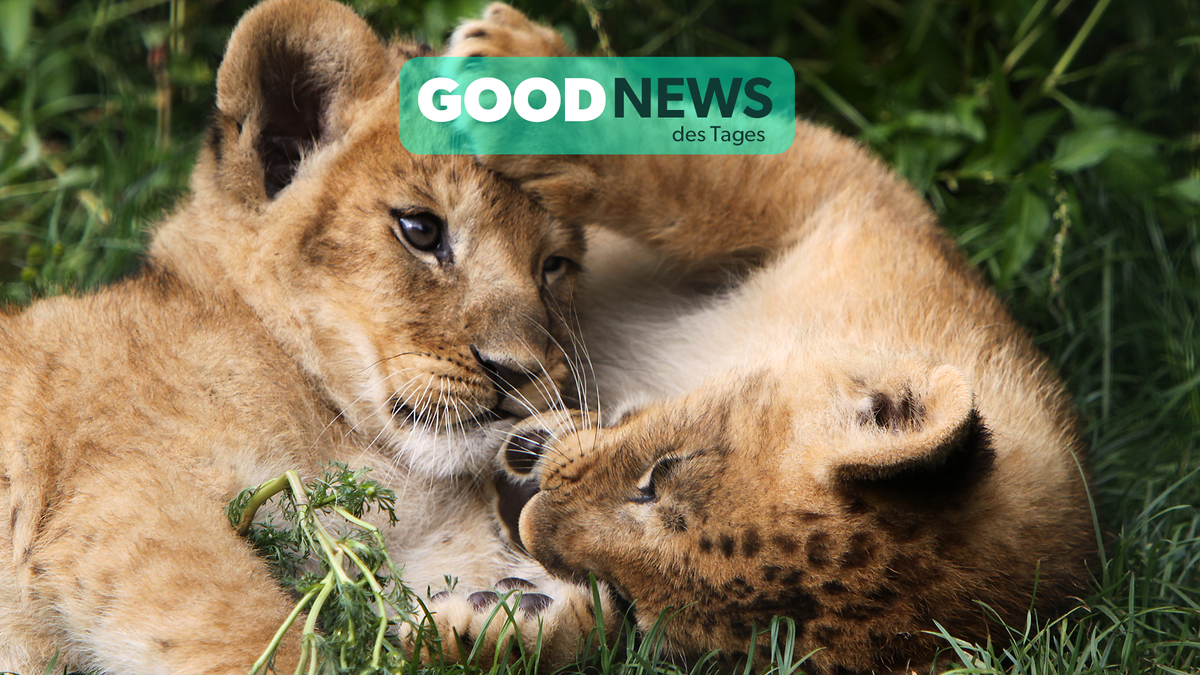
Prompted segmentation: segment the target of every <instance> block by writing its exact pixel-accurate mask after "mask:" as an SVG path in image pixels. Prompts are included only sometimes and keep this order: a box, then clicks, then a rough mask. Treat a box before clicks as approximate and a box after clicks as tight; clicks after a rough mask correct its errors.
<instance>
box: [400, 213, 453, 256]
mask: <svg viewBox="0 0 1200 675" xmlns="http://www.w3.org/2000/svg"><path fill="white" fill-rule="evenodd" d="M392 218H394V219H395V221H396V223H395V225H393V227H392V229H393V230H395V231H396V234H397V236H400V237H403V238H404V241H406V242H408V245H409V246H412V247H413V248H415V249H417V250H418V251H425V252H433V251H437V250H438V249H439V248H441V247H442V239H443V237H444V236H445V230H446V225H445V223H443V222H442V219H441V218H438V217H437V216H435V215H433V214H432V213H428V212H421V213H404V212H402V211H400V210H398V209H392Z"/></svg>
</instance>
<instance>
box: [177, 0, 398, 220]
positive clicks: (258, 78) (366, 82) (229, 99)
mask: <svg viewBox="0 0 1200 675" xmlns="http://www.w3.org/2000/svg"><path fill="white" fill-rule="evenodd" d="M389 68H390V63H389V58H388V55H387V52H386V50H385V49H384V48H383V45H382V44H381V43H380V42H379V39H378V38H377V37H376V36H375V34H374V32H372V31H371V29H370V27H369V26H367V24H366V22H364V21H363V20H362V19H361V18H359V17H358V15H356V14H355V13H354V12H353V11H352V10H350V8H348V7H346V6H344V5H341V4H339V3H336V2H333V1H332V0H267V2H263V3H262V4H260V5H258V6H257V7H255V8H254V9H252V10H250V11H249V12H247V13H246V15H245V16H244V17H242V20H241V21H239V22H238V24H237V27H236V28H234V30H233V35H232V36H231V37H230V38H229V46H228V47H227V48H226V50H225V58H224V60H223V61H222V62H221V68H220V70H219V71H218V73H217V111H216V114H215V119H214V120H213V125H212V129H211V131H210V134H209V138H208V147H207V148H206V153H205V156H204V157H203V158H202V160H201V162H202V169H204V168H207V169H209V170H210V171H208V172H206V173H208V174H209V175H210V177H211V179H212V182H213V183H215V187H217V189H219V190H222V191H224V192H228V193H231V194H232V195H233V196H235V197H236V198H237V199H238V200H239V201H243V202H248V203H254V202H260V201H262V200H265V199H273V198H274V197H275V195H276V193H278V192H279V191H280V190H282V189H283V188H285V187H287V185H288V184H289V183H290V182H291V181H292V178H293V177H294V175H295V173H296V170H297V168H298V166H299V164H300V162H301V160H302V158H303V157H305V155H306V154H307V153H309V152H310V151H311V150H312V149H314V148H315V147H318V146H320V145H322V144H324V143H328V142H330V141H332V140H334V139H336V138H337V137H338V136H339V135H340V134H342V133H343V132H344V131H345V125H346V120H345V119H344V118H345V117H346V115H345V112H346V111H347V109H348V106H349V104H351V103H352V102H354V101H356V100H361V99H364V98H367V97H369V96H372V95H374V94H376V93H378V91H379V89H380V87H381V86H383V85H384V84H386V80H385V76H386V75H387V73H388V72H389ZM203 164H208V165H209V166H207V167H204V166H203Z"/></svg>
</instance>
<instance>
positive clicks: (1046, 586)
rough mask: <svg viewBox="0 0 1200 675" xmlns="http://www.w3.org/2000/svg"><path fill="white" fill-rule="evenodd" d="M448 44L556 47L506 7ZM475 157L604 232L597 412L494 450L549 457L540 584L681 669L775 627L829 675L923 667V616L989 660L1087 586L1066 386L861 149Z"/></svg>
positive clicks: (588, 333) (507, 49) (927, 627)
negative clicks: (659, 649)
mask: <svg viewBox="0 0 1200 675" xmlns="http://www.w3.org/2000/svg"><path fill="white" fill-rule="evenodd" d="M458 36H459V37H458V39H457V40H456V43H455V47H454V53H455V54H457V55H462V56H471V55H480V56H505V55H515V56H543V55H552V54H555V53H558V52H559V47H558V45H557V44H556V43H554V42H553V41H547V40H546V39H545V29H544V28H541V27H538V26H534V25H532V24H530V23H529V22H528V21H527V20H525V18H524V17H523V16H521V15H520V14H519V13H517V12H515V11H514V10H512V9H511V8H508V7H506V6H503V5H493V6H491V7H490V8H489V9H488V10H487V13H486V14H485V18H484V20H483V21H479V22H475V23H472V24H467V25H465V26H463V27H462V28H460V29H459V32H458ZM484 163H485V165H487V166H489V167H491V168H494V169H496V170H498V171H500V172H502V173H504V174H506V175H508V176H510V177H512V178H514V179H516V180H518V181H520V182H521V184H522V185H523V186H524V188H525V189H527V190H528V191H529V192H530V193H531V194H533V195H534V196H535V197H536V198H537V199H538V200H539V201H540V202H541V203H542V204H543V205H544V206H545V207H546V208H547V209H548V210H549V211H550V212H551V213H552V214H553V215H555V216H557V217H558V218H559V219H560V220H562V221H563V222H566V223H581V224H589V225H596V226H598V227H599V228H600V231H599V233H598V236H597V237H595V238H594V239H593V241H592V242H591V245H590V249H589V253H588V259H587V265H586V268H587V273H586V274H585V275H584V277H583V279H582V280H581V289H582V291H581V295H580V299H579V307H580V312H581V322H582V330H583V335H584V341H585V344H586V347H587V349H588V353H589V356H590V360H591V363H590V367H589V366H582V365H581V366H580V367H578V368H577V369H576V372H580V373H592V372H594V373H595V377H594V380H593V381H592V382H590V383H588V387H589V388H590V389H591V390H592V396H590V397H587V396H585V397H581V398H582V399H583V400H592V401H597V400H598V401H599V402H600V404H601V405H600V406H599V409H598V410H595V409H593V410H590V411H586V412H584V413H580V414H579V415H576V417H575V423H573V424H566V423H564V419H563V416H562V415H545V416H544V417H543V418H542V419H540V420H539V419H535V420H532V421H530V422H529V423H528V424H527V426H526V430H527V433H526V437H527V439H528V440H527V441H526V442H524V443H517V444H514V445H513V446H512V447H511V448H510V450H511V453H510V456H511V457H512V458H513V459H514V460H515V461H514V462H513V468H514V469H517V470H521V471H529V470H530V467H529V465H530V464H531V462H529V461H528V458H527V457H522V456H521V453H520V451H521V449H522V446H524V447H526V448H529V447H533V449H534V450H535V451H536V452H539V453H540V454H541V458H540V460H539V461H538V462H537V465H536V467H534V468H533V470H532V475H533V476H534V477H536V479H537V480H538V481H539V484H540V487H541V492H540V493H539V494H537V495H536V496H535V497H534V498H533V499H532V501H531V502H530V503H529V504H528V505H527V506H526V507H525V509H524V511H523V513H522V515H521V519H520V534H521V537H522V539H523V541H524V543H525V545H526V546H527V547H529V550H530V551H531V552H532V553H533V555H534V557H536V558H537V559H538V560H539V561H541V562H542V563H543V564H545V565H546V566H547V568H548V569H550V570H551V571H552V572H554V573H556V574H560V575H563V576H564V577H568V578H573V579H586V578H587V576H588V574H594V575H595V576H596V577H598V578H600V579H603V580H605V581H607V582H609V583H610V584H611V585H612V586H613V587H614V588H615V589H617V590H618V591H619V592H620V593H621V594H622V595H623V596H625V597H626V598H627V599H629V600H631V601H632V602H633V603H634V611H635V612H636V614H637V617H638V620H639V622H640V623H641V624H642V625H643V627H649V626H650V625H651V624H653V623H654V622H655V620H656V619H657V618H658V616H659V614H660V612H662V611H664V610H668V609H670V610H672V611H673V612H674V613H675V616H674V619H673V620H672V621H671V622H670V623H669V624H668V626H667V634H666V637H667V640H668V646H669V647H670V648H672V649H674V650H677V651H680V652H683V653H687V654H699V653H702V652H703V651H705V650H708V649H712V648H720V649H724V650H727V651H729V652H745V651H746V650H747V649H748V647H749V642H750V639H751V636H752V635H753V634H754V631H755V630H756V629H757V630H758V631H760V634H759V635H758V642H759V645H760V648H761V647H767V646H768V644H767V643H768V641H769V634H764V633H763V632H762V631H764V629H765V628H766V627H767V626H768V625H769V622H770V620H771V618H772V617H773V616H776V615H782V616H786V617H790V618H792V619H794V620H795V623H796V645H795V647H796V653H797V654H798V655H804V654H808V653H809V652H814V651H815V653H814V654H813V656H812V658H811V660H810V661H809V662H808V664H807V665H806V667H805V670H807V671H809V672H812V669H814V668H815V669H816V670H817V671H819V672H831V673H832V672H836V673H842V672H870V671H876V672H879V671H884V670H891V669H899V668H905V667H906V666H909V665H910V664H911V665H913V666H916V665H917V664H922V663H928V662H929V661H930V660H931V659H933V657H934V653H935V651H936V649H937V648H938V647H939V646H944V643H942V642H941V641H940V640H939V639H938V638H936V637H934V636H932V635H930V634H929V633H928V632H927V631H933V630H935V629H936V626H935V622H936V623H939V624H941V625H942V626H945V627H946V628H947V629H948V630H949V631H950V632H951V633H952V634H954V635H956V636H959V637H964V638H968V639H973V640H976V641H979V642H983V641H986V640H988V639H991V640H992V641H993V642H1003V641H1004V640H1005V632H1004V629H996V626H995V624H994V623H992V622H991V620H992V619H994V618H996V617H999V618H1000V619H1002V620H1003V621H1005V622H1007V623H1008V624H1009V625H1010V626H1011V625H1015V626H1021V625H1023V623H1024V618H1025V613H1026V612H1027V611H1028V610H1029V609H1030V608H1031V607H1032V608H1034V609H1037V610H1039V611H1040V612H1041V614H1042V616H1045V615H1046V614H1047V612H1050V611H1053V610H1054V609H1055V608H1056V607H1057V606H1059V605H1060V604H1061V603H1063V601H1064V600H1065V599H1066V597H1067V596H1068V595H1069V594H1073V593H1077V592H1078V591H1079V584H1080V581H1081V579H1082V578H1083V575H1084V564H1085V561H1086V560H1087V558H1088V557H1089V555H1091V554H1092V553H1093V551H1094V550H1095V542H1094V539H1093V538H1092V537H1091V536H1090V527H1089V509H1088V507H1087V501H1086V492H1085V485H1084V476H1083V472H1082V469H1081V463H1082V462H1083V461H1084V460H1083V458H1082V457H1081V455H1080V443H1079V440H1078V438H1077V437H1076V435H1075V432H1074V419H1073V417H1072V415H1071V413H1070V410H1069V402H1068V400H1067V398H1066V396H1065V395H1064V394H1063V391H1062V386H1061V384H1060V382H1059V380H1058V378H1057V376H1056V375H1055V374H1054V372H1053V369H1052V368H1051V367H1050V366H1049V364H1047V362H1046V360H1045V359H1044V358H1043V357H1042V356H1041V355H1039V354H1038V353H1037V351H1036V350H1035V349H1034V347H1033V346H1032V344H1031V343H1030V341H1029V339H1028V338H1027V337H1026V336H1025V335H1024V333H1023V332H1022V331H1021V330H1020V328H1019V327H1018V326H1017V325H1016V324H1015V323H1014V322H1013V320H1012V318H1011V317H1010V316H1009V315H1008V313H1007V312H1006V311H1005V310H1004V307H1003V306H1002V305H1001V303H1000V302H999V301H998V300H997V299H996V298H995V297H994V296H993V295H992V293H991V292H990V291H989V290H988V289H987V288H986V287H985V286H984V284H983V283H982V282H981V281H980V279H979V278H978V276H977V275H976V274H975V273H974V272H973V271H972V270H969V269H967V267H966V265H965V264H964V262H963V260H962V257H961V255H960V254H959V253H958V252H957V251H955V250H954V247H953V246H952V245H951V244H950V242H948V241H947V239H946V238H945V236H944V235H943V234H942V233H941V232H940V231H939V229H938V227H937V224H936V222H935V218H934V216H933V214H932V213H931V212H930V210H929V208H928V206H927V205H926V204H925V203H923V202H922V201H921V199H920V198H919V197H918V196H917V195H916V194H915V193H914V192H913V190H912V188H911V187H909V186H908V185H907V184H905V183H903V182H902V181H900V180H899V179H897V178H896V176H894V175H893V174H892V173H891V172H890V171H888V170H887V169H886V168H885V167H883V166H882V165H881V164H880V163H879V162H878V161H876V160H875V159H873V158H871V157H870V156H869V155H868V154H867V153H866V152H865V151H864V150H863V149H862V148H860V147H858V146H857V145H856V144H855V143H853V142H852V141H849V140H847V139H845V138H842V137H840V136H838V135H836V134H834V133H832V132H830V131H828V130H826V129H822V128H819V127H816V126H813V125H811V124H806V123H804V122H800V123H798V124H797V129H796V141H795V143H794V145H793V146H792V148H791V149H790V150H789V151H787V152H786V153H783V154H781V155H777V156H743V157H700V156H659V157H649V156H599V157H551V156H529V157H518V156H496V157H488V158H485V159H484ZM714 279H717V280H719V281H722V282H723V285H722V286H721V290H720V291H719V292H713V291H712V285H713V280H714ZM539 444H540V446H539ZM993 612H994V614H993ZM989 631H990V632H989ZM760 653H762V651H761V649H760Z"/></svg>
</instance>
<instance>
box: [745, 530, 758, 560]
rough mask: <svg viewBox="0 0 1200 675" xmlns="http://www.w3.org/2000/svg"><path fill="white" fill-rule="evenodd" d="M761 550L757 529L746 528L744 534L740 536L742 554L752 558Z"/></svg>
mask: <svg viewBox="0 0 1200 675" xmlns="http://www.w3.org/2000/svg"><path fill="white" fill-rule="evenodd" d="M761 550H762V539H761V538H760V537H759V536H758V530H755V529H754V528H751V529H749V530H746V534H745V535H744V536H743V538H742V555H744V556H746V557H747V558H753V557H754V556H756V555H758V552H759V551H761Z"/></svg>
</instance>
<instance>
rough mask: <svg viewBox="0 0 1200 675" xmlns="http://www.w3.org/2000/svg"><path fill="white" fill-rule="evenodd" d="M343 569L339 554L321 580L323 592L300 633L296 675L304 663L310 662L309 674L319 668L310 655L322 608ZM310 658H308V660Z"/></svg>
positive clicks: (339, 552) (313, 657)
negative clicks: (338, 573)
mask: <svg viewBox="0 0 1200 675" xmlns="http://www.w3.org/2000/svg"><path fill="white" fill-rule="evenodd" d="M341 568H342V554H341V551H338V554H337V555H336V556H334V559H333V569H331V570H329V574H326V575H325V578H324V579H322V580H321V592H320V594H318V595H317V600H316V602H314V603H313V608H312V611H311V612H309V613H308V619H307V620H306V621H305V622H304V630H303V631H301V633H300V645H301V647H300V662H299V663H298V664H296V675H300V672H301V670H302V669H303V668H304V662H305V661H309V672H310V673H312V672H314V671H315V669H316V666H317V655H316V654H310V653H309V652H310V651H312V649H313V642H315V640H316V635H317V617H318V616H319V615H320V614H321V608H322V607H323V606H325V601H326V600H327V599H328V598H329V594H330V593H332V592H333V587H334V586H336V585H337V583H336V581H335V580H334V576H335V575H334V571H335V570H340V569H341ZM306 657H308V658H306Z"/></svg>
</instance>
